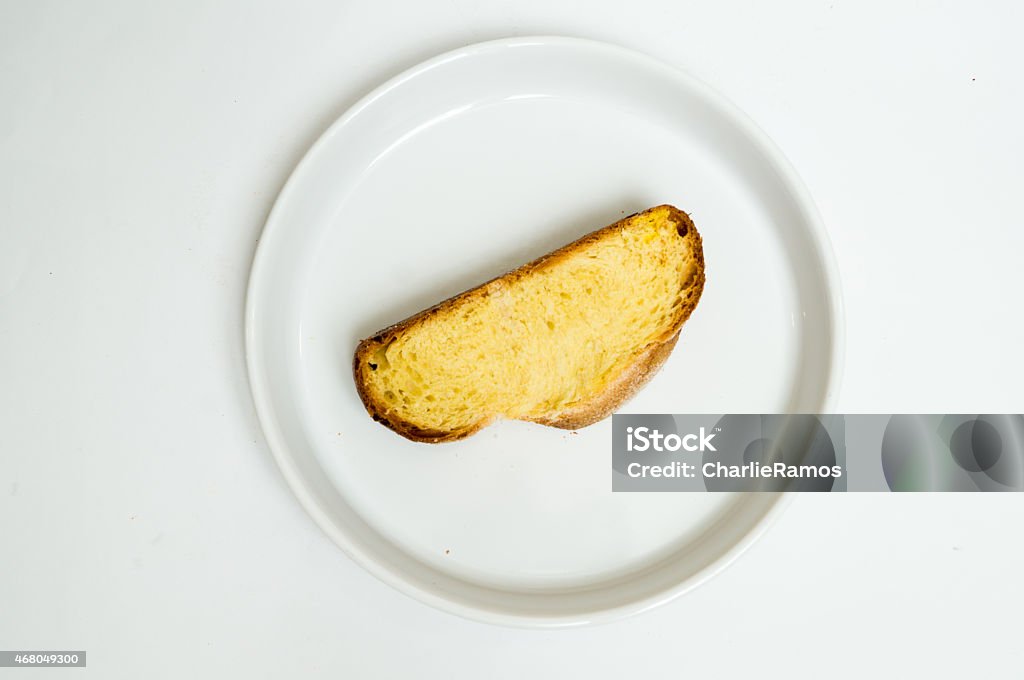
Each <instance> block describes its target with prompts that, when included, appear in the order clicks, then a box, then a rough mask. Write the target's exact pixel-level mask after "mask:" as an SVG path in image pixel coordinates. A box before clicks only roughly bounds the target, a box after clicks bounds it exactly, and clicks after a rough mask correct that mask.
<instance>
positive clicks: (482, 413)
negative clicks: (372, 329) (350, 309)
mask: <svg viewBox="0 0 1024 680" xmlns="http://www.w3.org/2000/svg"><path fill="white" fill-rule="evenodd" d="M680 215H682V214H681V213H680V212H679V211H677V210H676V209H674V208H671V207H670V206H661V207H658V208H653V209H651V210H649V211H646V212H644V213H640V214H638V215H634V216H632V217H630V218H627V219H626V220H623V221H622V222H619V223H617V224H615V225H612V226H611V227H606V228H605V229H602V230H599V231H597V232H594V233H593V234H591V235H589V236H587V237H584V238H583V239H580V240H579V241H577V242H575V243H573V244H570V245H569V246H566V247H565V248H563V249H561V250H558V251H555V252H554V253H552V254H551V255H549V256H546V257H544V258H541V259H540V260H537V261H535V262H533V263H530V264H528V265H525V266H524V267H521V268H520V269H518V270H516V271H514V272H512V273H510V274H507V275H505V276H503V277H501V278H499V279H495V280H493V281H491V282H489V283H487V284H484V285H483V286H480V287H478V288H475V289H473V290H470V291H467V292H466V293H463V294H461V295H459V296H456V297H455V298H452V299H451V300H448V301H446V302H444V303H442V304H441V305H438V306H437V307H435V308H433V309H431V310H428V311H427V312H424V313H422V314H420V315H417V316H416V317H413V318H412V319H410V320H407V321H406V322H403V323H400V324H397V325H396V326H394V327H392V328H390V329H387V330H385V331H382V332H381V333H380V334H378V335H377V336H376V337H375V338H373V339H372V340H368V341H364V343H363V344H362V345H361V348H360V351H358V352H357V355H356V376H357V382H361V383H362V384H361V385H360V394H361V396H362V397H363V400H364V402H367V407H368V409H369V408H370V404H371V403H372V404H373V405H374V409H370V410H371V412H374V410H376V411H377V412H378V413H380V414H381V416H382V419H383V420H385V421H387V422H392V423H395V422H398V423H401V425H402V427H403V428H406V429H413V430H418V431H422V432H433V433H440V432H460V431H466V430H472V429H475V428H476V427H478V426H479V424H480V423H481V422H487V421H490V420H491V419H493V418H495V417H504V418H510V419H522V420H550V419H551V418H552V416H553V415H557V414H558V413H560V412H565V411H567V410H571V409H573V408H574V407H577V406H579V405H580V404H584V403H586V402H588V401H592V400H593V399H594V398H595V396H596V395H600V394H601V393H603V392H604V391H605V390H607V389H609V388H610V387H611V386H612V385H614V384H615V383H616V381H617V380H619V379H621V377H622V376H623V375H624V373H625V372H626V371H627V370H629V368H630V367H631V366H632V365H633V364H634V363H635V362H636V360H637V358H638V357H640V356H641V355H642V354H643V353H644V352H645V351H647V350H648V349H649V348H650V347H651V346H652V344H655V343H664V342H667V341H669V340H674V337H675V334H676V333H678V331H679V327H680V326H681V325H682V322H683V321H685V318H686V316H687V315H688V314H689V312H690V310H691V309H692V308H693V306H694V305H695V304H696V302H697V297H699V295H700V292H701V288H702V286H703V255H702V253H701V252H700V237H699V236H698V235H697V234H696V232H695V230H694V229H693V228H692V225H691V224H690V223H689V220H688V218H686V217H685V215H682V218H680ZM681 219H685V224H684V223H682V222H681ZM687 225H689V226H687ZM367 343H369V345H368V344H367ZM363 363H364V364H365V365H361V364H363ZM396 429H397V428H396Z"/></svg>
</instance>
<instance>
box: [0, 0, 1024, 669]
mask: <svg viewBox="0 0 1024 680" xmlns="http://www.w3.org/2000/svg"><path fill="white" fill-rule="evenodd" d="M1022 31H1024V9H1022V8H1021V7H1020V5H1019V4H1018V5H1016V6H1015V4H1014V3H1010V2H1005V3H997V2H989V3H985V4H981V3H957V4H954V3H939V2H895V3H850V2H844V1H842V0H834V1H833V2H829V1H827V0H825V1H822V2H793V1H788V2H782V3H755V2H715V3H712V2H703V3H696V2H669V1H668V0H657V1H642V2H633V3H628V4H627V3H621V2H612V1H611V0H601V1H599V2H582V1H581V2H564V1H559V2H550V1H545V0H519V1H517V2H501V3H496V2H478V1H475V0H445V1H440V2H432V3H415V2H412V1H411V0H407V1H404V2H402V1H398V0H390V1H387V2H373V3H369V2H367V3H359V4H357V3H343V2H334V3H331V2H312V1H301V2H291V3H283V2H282V3H267V2H259V3H256V2H249V3H241V2H239V3H233V4H232V3H210V2H201V1H198V0H185V1H182V2H175V3H159V4H158V3H139V2H123V3H115V2H92V3H70V2H63V3H58V2H42V1H40V2H27V1H23V2H14V1H12V0H7V1H5V2H0V648H2V649H33V648H34V649H86V650H88V652H89V668H88V669H87V670H85V671H69V670H56V669H55V670H52V671H46V670H33V671H28V670H21V671H13V670H4V671H0V675H4V676H7V675H10V676H11V677H21V675H25V676H26V677H27V676H28V675H30V674H31V675H32V677H49V676H53V677H65V676H66V675H68V674H81V675H88V676H90V677H97V678H100V677H102V678H135V677H154V678H163V677H167V678H171V677H174V678H179V677H230V676H239V677H290V676H294V677H310V676H314V677H319V676H324V677H327V676H330V677H359V678H378V677H379V678H390V677H431V678H433V677H437V678H449V677H451V678H461V677H467V678H476V677H497V678H505V677H507V678H521V677H678V676H681V675H687V676H692V677H698V678H714V677H732V676H742V677H750V676H752V675H754V674H757V675H762V676H769V677H782V676H796V677H821V676H822V675H824V674H827V675H832V676H837V677H844V678H845V677H849V678H860V677H863V676H864V675H865V674H868V673H870V674H872V675H883V676H884V675H888V676H893V677H897V676H904V675H914V676H918V675H931V676H939V677H960V676H962V675H970V676H978V677H1014V676H1015V674H1019V672H1020V668H1021V663H1022V661H1024V652H1022V651H1021V638H1020V630H1021V623H1020V615H1019V611H1020V609H1021V605H1022V604H1024V585H1022V579H1021V574H1022V573H1024V541H1022V539H1021V535H1022V534H1024V532H1022V530H1021V528H1022V521H1024V497H1022V496H1020V495H1012V496H1011V495H1007V496H996V495H987V496H981V495H960V496H954V495H935V496H932V495H909V494H908V495H887V496H886V495H869V494H850V495H848V496H829V497H810V496H803V497H800V498H798V499H797V500H796V501H795V502H794V503H793V504H792V506H791V507H790V509H789V510H788V511H787V513H786V514H785V515H783V517H782V519H781V521H780V522H779V523H778V524H777V525H776V526H775V527H774V528H772V529H771V530H770V531H769V532H768V533H767V534H766V536H765V537H764V538H763V540H762V541H760V542H759V543H758V544H756V545H755V546H754V547H753V548H752V549H751V550H750V551H749V552H748V553H747V554H746V555H745V556H744V557H743V558H742V559H740V560H739V561H738V562H737V563H736V564H735V565H733V566H732V567H731V568H730V569H728V570H727V571H726V572H724V573H723V574H721V575H720V576H718V577H717V578H715V579H713V580H712V581H711V582H709V583H707V584H706V585H704V586H703V587H701V588H699V589H698V590H696V591H694V592H693V593H691V594H689V595H687V596H685V597H683V598H680V599H678V600H676V601H675V602H673V603H671V604H669V605H667V606H665V607H662V608H660V609H657V610H655V611H652V612H649V613H647V614H644V615H641V616H638V617H635V618H632V619H629V620H626V621H622V622H619V623H615V624H610V625H605V626H601V627H596V628H589V629H580V630H571V631H550V632H537V631H526V630H514V629H503V628H496V627H491V626H486V625H481V624H476V623H471V622H468V621H464V620H461V619H458V618H455V617H453V616H450V615H447V614H442V613H439V612H436V611H434V610H432V609H429V608H427V607H426V606H424V605H421V604H419V603H417V602H415V601H413V600H411V599H408V598H406V597H405V596H403V595H400V594H398V593H397V592H395V591H393V590H391V589H389V588H388V587H386V586H384V585H382V584H381V583H379V582H377V581H376V580H375V579H374V578H373V577H371V576H369V575H368V574H367V573H365V572H364V571H362V570H361V569H360V568H358V567H356V566H355V565H354V564H353V563H352V562H351V561H349V559H348V558H346V557H345V555H344V554H342V553H341V552H340V551H339V550H338V549H337V548H336V547H335V546H334V545H333V544H332V543H331V542H330V541H329V540H328V539H327V538H326V537H325V536H324V535H323V534H322V533H321V532H320V531H319V529H317V527H316V526H315V525H314V524H313V522H312V520H310V519H309V518H308V517H307V516H306V515H305V514H304V512H303V511H302V510H301V508H300V507H299V505H298V503H297V501H296V500H295V499H294V498H293V497H292V495H291V493H290V492H289V491H288V489H287V488H286V486H285V484H284V482H283V480H282V478H281V477H280V475H279V473H278V472H277V469H276V468H275V466H274V463H273V461H272V458H271V456H270V453H269V451H268V450H267V447H266V444H265V443H264V441H263V439H262V435H261V433H260V430H259V425H258V423H257V421H256V418H255V414H254V411H253V407H252V403H251V400H250V397H249V392H248V386H247V382H246V372H245V364H244V355H243V347H242V306H243V300H244V291H245V285H246V281H247V276H248V269H249V265H250V262H251V258H252V255H253V252H254V248H255V245H256V239H257V238H258V236H259V233H260V230H261V228H262V226H263V222H264V220H265V218H266V215H267V212H268V210H269V208H270V206H271V204H272V202H273V200H274V198H275V196H276V194H277V192H278V190H279V189H280V187H281V185H282V183H283V182H284V180H285V179H286V178H287V176H288V174H289V173H290V172H291V170H292V168H293V167H294V165H295V163H296V162H297V161H298V159H299V158H300V157H301V156H302V154H303V153H304V152H305V150H306V149H307V148H308V146H309V145H310V144H311V143H312V142H313V140H315V139H316V137H317V136H318V135H319V133H320V132H322V131H323V130H324V129H325V127H326V126H327V125H328V124H329V123H330V122H331V121H333V120H334V119H335V118H336V117H337V116H339V115H340V114H341V113H342V112H343V111H344V110H345V109H346V108H347V107H348V106H349V105H351V104H352V103H353V102H354V101H355V100H356V99H357V98H358V97H360V96H361V95H362V94H365V93H366V92H367V91H368V90H369V89H371V88H372V87H374V86H375V85H377V84H378V83H380V82H381V81H383V80H385V79H386V78H388V77H390V76H392V75H394V74H396V73H398V72H399V71H401V70H403V69H405V68H407V67H409V66H412V65H414V64H415V63H417V62H419V61H421V60H423V59H425V58H427V57H430V56H433V55H434V54H436V53H438V52H441V51H445V50H448V49H451V48H454V47H458V46H461V45H463V44H467V43H471V42H476V41H480V40H485V39H491V38H497V37H503V36H508V35H525V34H567V35H575V36H581V37H588V38H596V39H601V40H607V41H611V42H615V43H619V44H622V45H625V46H627V47H632V48H636V49H639V50H642V51H644V52H647V53H649V54H652V55H654V56H656V57H659V58H661V59H663V60H665V61H668V62H670V63H672V64H675V65H677V66H679V67H682V68H684V69H686V70H688V71H690V72H691V73H693V74H695V75H696V76H698V77H700V78H702V79H704V80H706V81H708V82H709V83H711V84H712V85H713V86H715V87H717V88H718V89H720V90H721V91H722V92H723V93H724V94H725V95H727V96H728V97H730V98H731V99H732V100H733V101H735V102H736V103H737V104H738V105H739V106H740V107H741V108H743V109H744V110H745V111H746V112H747V113H749V114H750V115H751V116H752V117H753V118H754V119H755V120H756V121H757V122H758V123H759V124H760V125H761V126H762V127H763V128H764V129H765V130H766V131H767V132H768V134H769V135H770V136H771V137H773V138H774V140H775V141H776V142H777V143H778V144H779V146H780V147H781V148H782V149H783V151H784V152H785V153H786V154H787V155H788V156H789V158H790V159H791V161H792V162H793V163H794V165H795V166H796V168H797V169H798V171H799V172H800V173H801V174H802V176H803V177H804V179H805V181H806V183H807V184H808V186H809V187H810V190H811V192H812V194H813V195H814V197H815V199H816V200H817V202H818V205H819V207H820V209H821V212H822V214H823V217H824V220H825V222H826V224H827V225H828V227H829V230H830V235H831V238H832V241H833V244H834V246H835V250H836V253H837V257H838V261H839V265H840V269H841V273H842V276H843V281H844V292H845V296H846V304H847V321H848V342H847V363H846V373H845V380H844V384H843V388H842V392H841V397H840V402H839V405H838V406H839V410H841V411H847V412H922V413H927V412H939V413H943V412H1014V413H1019V412H1024V354H1022V349H1021V348H1022V347H1024V311H1022V305H1021V301H1020V300H1021V296H1022V294H1024V269H1022V264H1024V259H1022V252H1024V230H1022V229H1021V227H1022V220H1021V217H1020V215H1021V208H1020V205H1019V196H1020V191H1021V186H1022V185H1024V161H1022V158H1024V133H1022V130H1024V126H1022V125H1021V122H1020V121H1021V120H1024V92H1022V87H1024V86H1022V80H1021V76H1020V67H1021V64H1022V63H1024V41H1021V40H1020V35H1021V33H1022ZM76 677H77V675H76Z"/></svg>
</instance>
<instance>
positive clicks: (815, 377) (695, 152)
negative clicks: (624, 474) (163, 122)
mask: <svg viewBox="0 0 1024 680" xmlns="http://www.w3.org/2000/svg"><path fill="white" fill-rule="evenodd" d="M660 203H672V204H675V205H676V206H678V207H680V208H682V209H683V210H685V211H687V212H689V213H690V215H691V216H692V217H693V220H694V222H695V223H696V225H697V228H698V229H699V230H700V232H701V234H702V235H703V237H704V248H705V258H706V262H707V286H706V289H705V291H704V295H703V298H702V299H701V302H700V305H699V306H698V307H697V309H696V311H695V312H694V314H693V316H692V317H691V318H690V320H689V321H688V322H687V324H686V325H685V326H684V328H683V332H682V336H681V338H680V341H679V344H678V345H677V347H676V349H675V351H674V353H673V355H672V356H671V357H670V359H669V360H668V362H667V363H666V364H665V367H664V368H663V369H662V371H661V372H660V374H659V375H657V376H656V377H655V378H654V379H653V380H652V381H651V382H650V383H649V384H648V385H647V386H646V387H645V388H644V389H643V390H641V392H640V393H639V394H638V395H637V396H636V398H635V399H633V401H632V402H630V403H629V404H627V405H626V406H625V407H624V408H623V409H622V410H623V411H624V412H634V413H676V412H681V413H687V412H689V413H727V412H731V413H736V412H739V413H743V412H755V413H760V412H787V411H802V412H818V411H821V410H824V409H827V407H828V405H829V403H830V399H831V397H832V395H833V393H834V390H835V389H836V383H837V380H838V370H837V369H838V366H839V359H840V354H841V352H840V342H841V337H842V334H841V312H840V304H839V286H838V280H837V275H836V270H835V266H834V264H833V259H832V255H831V251H830V249H829V246H828V242H827V237H826V235H825V232H824V229H823V227H822V224H821V222H820V220H819V218H818V216H817V213H816V211H815V209H814V206H813V204H812V202H811V200H810V198H809V197H808V194H807V192H806V190H805V189H804V187H803V185H802V184H801V183H800V181H799V180H798V179H797V177H796V175H795V174H794V173H793V171H792V170H791V169H790V167H789V165H788V164H787V163H786V161H785V160H784V159H783V158H782V156H781V155H780V154H779V152H778V151H777V150H776V149H775V147H774V146H772V144H771V143H770V142H769V141H768V139H767V138H766V137H765V136H764V134H762V133H761V132H760V131H759V130H758V129H757V128H756V127H755V126H754V125H753V124H752V123H751V122H750V121H749V120H748V119H747V118H745V117H744V116H743V115H742V114H741V113H740V112H738V111H737V110H736V109H735V108H734V107H732V106H731V105H730V104H728V103H727V102H725V101H724V100H723V99H722V98H721V97H720V96H718V95H716V94H715V93H713V92H712V91H711V90H709V89H708V88H707V87H706V86H705V85H702V84H701V83H699V82H697V81H695V80H694V79H693V78H691V77H689V76H687V75H685V74H683V73H680V72H679V71H677V70H675V69H673V68H670V67H668V66H666V65H664V64H662V63H660V62H657V61H655V60H653V59H651V58H649V57H646V56H643V55H641V54H637V53H634V52H630V51H627V50H624V49H622V48H618V47H613V46H610V45H605V44H601V43H595V42H590V41H584V40H577V39H567V38H549V37H544V38H515V39H509V40H499V41H496V42H489V43H483V44H479V45H473V46H471V47H466V48H463V49H459V50H456V51H454V52H450V53H448V54H445V55H442V56H440V57H437V58H435V59H432V60H430V61H428V62H426V63H424V64H422V65H420V66H418V67H416V68H414V69H412V70H410V71H407V72H406V73H404V74H402V75H400V76H398V77H397V78H395V79H393V80H391V81H390V82H388V83H386V84H384V85H382V86H381V87H380V88H378V89H377V90H376V91H374V92H373V93H372V94H370V95H369V96H367V97H366V98H364V99H363V100H362V101H361V102H359V103H358V104H357V105H356V106H355V107H353V108H352V109H351V110H350V111H349V112H348V113H346V114H345V115H344V116H342V118H341V119H339V120H338V121H337V122H336V123H335V124H334V125H333V126H331V128H330V129H329V130H328V131H327V132H326V133H325V134H324V135H323V137H321V138H320V140H319V141H318V142H317V143H316V144H315V145H314V146H313V148H312V149H311V150H310V151H309V153H308V154H307V155H306V157H305V158H304V159H303V161H302V162H301V163H300V165H299V166H298V168H297V169H296V170H295V172H294V174H293V175H292V177H291V179H290V180H289V181H288V183H287V185H286V186H285V188H284V190H283V191H282V192H281V195H280V197H279V198H278V200H277V203H276V205H275V206H274V209H273V212H272V213H271V215H270V218H269V219H268V221H267V225H266V228H265V230H264V232H263V236H262V238H261V240H260V244H259V250H258V252H257V255H256V259H255V263H254V265H253V270H252V276H251V280H250V286H249V297H248V309H247V319H246V322H247V329H246V342H247V353H248V366H249V373H250V379H251V384H252V391H253V396H254V399H255V402H256V407H257V410H258V412H259V417H260V421H261V423H262V425H263V429H264V432H265V433H266V436H267V440H268V442H269V444H270V447H271V449H272V451H273V452H274V455H275V457H276V458H277V462H278V463H279V465H280V467H281V470H282V472H283V473H284V476H285V478H286V479H287V480H288V483H289V484H290V485H291V488H292V489H293V490H294V492H295V494H296V495H297V496H298V498H299V500H300V501H301V502H302V504H303V505H304V506H305V508H306V509H307V510H308V511H309V513H310V514H311V515H312V516H313V518H314V519H315V520H316V521H317V523H318V524H319V525H320V526H321V527H322V528H323V529H324V531H326V532H327V533H328V534H329V535H330V537H331V538H332V539H334V541H335V542H336V543H337V544H338V545H339V546H341V547H342V548H343V549H344V550H345V552H347V553H348V554H349V555H350V556H351V557H352V558H353V559H354V560H356V561H357V562H358V563H359V564H361V565H363V566H364V567H365V568H367V569H368V570H370V571H371V572H372V573H374V574H375V575H377V576H378V577H380V578H381V579H382V580H384V581H386V582H387V583H390V584H391V585H393V586H395V587H396V588H399V589H400V590H402V591H404V592H406V593H408V594H410V595H412V596H414V597H416V598H419V599H420V600H422V601H424V602H427V603H429V604H432V605H434V606H437V607H439V608H442V609H445V610H448V611H451V612H455V613H457V614H461V615H464V616H467V617H470V618H475V619H480V620H485V621H489V622H494V623H508V624H517V625H539V626H560V625H573V624H583V623H588V622H594V621H598V620H607V619H609V618H613V617H617V616H622V615H624V614H628V613H631V612H636V611H639V610H642V609H646V608H649V607H651V606H653V605H655V604H658V603H660V602H664V601H666V600H668V599H670V598H671V597H673V596H675V595H678V594H680V593H682V592H683V591H684V590H686V589H687V588H689V587H692V586H693V585H695V584H696V583H698V582H700V581H701V580H702V579H703V578H706V577H707V576H708V575H709V574H710V573H712V572H713V571H714V570H715V569H718V568H720V567H721V566H722V565H724V564H725V563H726V562H727V561H728V560H729V559H730V558H731V557H733V556H735V555H736V554H738V552H739V551H740V549H741V548H742V547H744V546H745V545H747V544H748V543H749V542H750V541H751V540H752V539H753V538H754V537H755V536H756V535H757V534H758V533H759V531H760V529H761V528H762V527H763V526H764V525H765V519H766V518H767V517H768V516H769V515H771V514H772V512H773V511H774V510H776V509H777V508H778V506H779V500H780V497H779V496H777V495H774V494H735V495H734V494H711V493H707V494H699V493H612V491H611V482H612V466H611V436H610V433H611V423H610V419H609V420H605V421H603V422H601V423H598V424H596V425H593V426H591V427H588V428H585V429H583V430H581V431H579V432H566V431H563V430H557V429H552V428H546V427H542V426H539V425H533V424H528V423H521V422H501V423H497V424H495V425H492V426H491V427H489V428H487V429H485V430H483V431H482V432H480V433H479V434H477V435H475V436H473V437H470V438H469V439H467V440H464V441H461V442H456V443H452V444H442V445H434V446H431V445H427V444H415V443H412V442H409V441H406V440H405V439H402V438H401V437H399V436H398V435H396V434H394V433H392V432H391V431H390V430H387V429H385V428H384V427H382V426H380V425H378V424H377V423H375V422H373V421H372V420H371V419H370V418H369V416H367V414H366V411H365V410H364V409H363V406H362V404H361V403H360V401H359V398H358V397H357V395H356V391H355V388H354V386H353V382H352V375H351V361H352V353H353V350H354V348H355V346H356V343H357V342H358V341H359V340H360V339H361V338H364V337H367V336H369V335H372V334H373V333H374V332H376V331H377V330H379V329H381V328H383V327H384V326H387V325H389V324H391V323H393V322H395V321H398V320H400V319H403V318H405V317H406V316H408V315H410V314H412V313H414V312H417V311H419V310H420V309H423V308H425V307H428V306H430V305H432V304H433V303H435V302H437V301H439V300H442V299H444V298H447V297H449V296H451V295H453V294H455V293H458V292H460V291H462V290H465V289H467V288H471V287H473V286H475V285H477V284H479V283H482V282H483V281H486V280H488V279H490V278H492V277H493V276H496V275H498V274H501V273H503V272H505V271H507V270H509V269H512V268H514V267H516V266H518V265H520V264H522V263H524V262H527V261H529V260H531V259H533V258H535V257H537V256H539V255H542V254H544V253H546V252H548V251H550V250H553V249H554V248H556V247H558V246H561V245H563V244H565V243H568V242H569V241H572V240H574V239H576V238H578V237H579V236H582V235H583V234H585V233H587V232H589V231H592V230H594V229H597V228H599V227H603V226H605V225H607V224H609V223H611V222H614V221H616V220H617V219H619V218H621V217H623V216H624V215H627V214H630V213H632V212H635V211H638V210H641V209H644V208H647V207H650V206H653V205H657V204H660Z"/></svg>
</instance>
